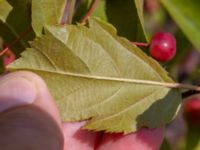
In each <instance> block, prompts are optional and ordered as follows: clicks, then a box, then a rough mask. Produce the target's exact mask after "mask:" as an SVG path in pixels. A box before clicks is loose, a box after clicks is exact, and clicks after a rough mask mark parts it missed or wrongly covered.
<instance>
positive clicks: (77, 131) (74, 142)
mask: <svg viewBox="0 0 200 150" xmlns="http://www.w3.org/2000/svg"><path fill="white" fill-rule="evenodd" d="M84 124H85V122H77V123H64V124H63V131H64V136H65V144H64V145H65V146H64V150H94V147H95V146H96V143H97V142H98V140H99V138H100V137H101V133H95V132H90V131H87V130H83V129H82V126H83V125H84Z"/></svg>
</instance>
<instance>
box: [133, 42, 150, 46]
mask: <svg viewBox="0 0 200 150" xmlns="http://www.w3.org/2000/svg"><path fill="white" fill-rule="evenodd" d="M131 43H132V44H134V45H136V46H141V47H148V46H149V44H148V43H140V42H131Z"/></svg>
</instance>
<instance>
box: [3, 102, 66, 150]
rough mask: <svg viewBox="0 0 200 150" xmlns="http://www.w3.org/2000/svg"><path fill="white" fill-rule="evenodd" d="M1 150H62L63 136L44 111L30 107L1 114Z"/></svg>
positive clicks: (17, 108)
mask: <svg viewBox="0 0 200 150" xmlns="http://www.w3.org/2000/svg"><path fill="white" fill-rule="evenodd" d="M0 133H1V134H0V145H1V150H25V149H26V150H28V149H30V150H31V149H33V150H62V149H63V135H62V133H61V130H60V128H59V127H58V124H57V123H56V122H55V120H54V119H53V118H52V117H51V116H50V115H49V114H48V113H46V112H45V111H44V110H42V109H40V108H38V107H35V106H32V105H28V106H21V107H20V106H19V107H15V108H12V109H9V110H6V111H4V112H2V113H0Z"/></svg>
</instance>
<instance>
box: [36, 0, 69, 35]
mask: <svg viewBox="0 0 200 150" xmlns="http://www.w3.org/2000/svg"><path fill="white" fill-rule="evenodd" d="M68 1H69V0H68ZM68 1H66V0H33V1H32V25H33V29H34V31H35V32H36V34H37V35H41V33H42V31H43V27H44V26H45V25H56V24H59V23H60V22H61V20H62V17H63V13H64V11H65V10H64V9H65V4H67V2H68Z"/></svg>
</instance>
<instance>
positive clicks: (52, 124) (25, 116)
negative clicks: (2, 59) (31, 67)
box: [0, 71, 64, 150]
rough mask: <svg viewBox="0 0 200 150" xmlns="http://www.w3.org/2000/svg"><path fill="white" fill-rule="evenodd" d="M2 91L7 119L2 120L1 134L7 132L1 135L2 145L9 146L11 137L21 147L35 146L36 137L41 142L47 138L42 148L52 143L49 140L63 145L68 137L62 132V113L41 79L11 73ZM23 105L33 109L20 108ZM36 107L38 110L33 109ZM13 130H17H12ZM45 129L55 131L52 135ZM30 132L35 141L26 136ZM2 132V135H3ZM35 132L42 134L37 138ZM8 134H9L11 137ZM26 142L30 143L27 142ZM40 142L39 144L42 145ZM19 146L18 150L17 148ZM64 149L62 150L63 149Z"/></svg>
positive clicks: (1, 105)
mask: <svg viewBox="0 0 200 150" xmlns="http://www.w3.org/2000/svg"><path fill="white" fill-rule="evenodd" d="M0 90H1V92H0V110H1V116H0V118H1V119H3V120H1V124H2V126H1V131H2V132H4V134H0V142H1V144H5V146H9V144H10V143H11V140H10V138H11V139H12V140H13V141H16V143H15V144H18V146H20V145H22V146H24V145H25V147H26V146H27V145H29V146H34V145H30V144H31V143H33V142H34V140H32V139H33V137H35V138H36V139H38V140H39V139H40V138H39V137H40V136H41V137H45V138H43V140H42V141H41V142H39V143H38V144H39V145H40V146H41V143H43V144H44V145H48V144H47V143H51V142H49V141H52V140H55V139H57V140H55V142H54V144H55V143H57V145H61V146H63V142H64V138H63V134H62V132H61V131H62V125H61V121H60V118H59V115H58V111H57V109H56V106H55V104H54V102H53V98H52V97H51V95H50V93H49V91H48V89H47V87H46V85H45V83H44V82H43V81H42V79H41V78H40V77H38V76H37V75H35V74H33V73H30V72H24V71H20V72H15V73H11V74H8V75H5V76H3V77H1V78H0ZM21 105H25V106H26V107H31V108H30V109H24V108H23V109H22V108H18V107H19V106H21ZM33 107H34V110H32V109H33ZM8 109H9V110H8ZM8 112H9V113H8ZM10 112H11V113H10ZM13 116H14V117H13ZM5 127H6V129H7V130H6V129H5ZM7 127H8V128H7ZM9 128H10V129H13V130H14V131H13V130H9ZM45 128H49V129H51V130H52V132H50V130H45ZM3 129H5V130H3ZM26 129H27V130H28V132H27V134H28V135H33V137H32V138H30V137H31V136H27V135H26V134H23V133H26V132H25V131H26ZM1 131H0V133H2V132H1ZM53 131H54V132H53ZM35 133H38V135H37V136H35ZM39 133H40V134H39ZM3 135H4V136H3ZM5 135H8V136H7V138H6V136H5ZM11 135H13V136H11ZM25 135H26V136H25ZM47 135H48V136H47ZM24 136H25V137H24ZM46 137H49V138H46ZM24 139H25V140H24ZM26 139H27V141H29V143H26V142H27V141H26ZM36 139H35V141H36V142H38V140H36ZM44 139H45V140H44ZM20 140H21V144H20ZM23 140H24V142H23ZM52 143H53V142H52ZM1 144H0V145H1ZM15 144H14V145H15ZM54 144H53V145H54ZM44 145H43V146H44ZM49 145H51V144H49ZM15 146H16V147H17V145H15ZM55 146H56V144H55ZM61 146H60V147H61ZM41 147H42V146H41ZM44 147H45V146H44ZM60 147H59V150H60V149H61V148H60ZM21 148H22V147H21ZM54 148H55V147H54ZM23 149H24V147H23ZM25 149H26V148H25ZM27 149H29V148H27ZM30 149H32V148H30ZM45 149H48V148H45ZM20 150H21V149H20Z"/></svg>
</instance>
